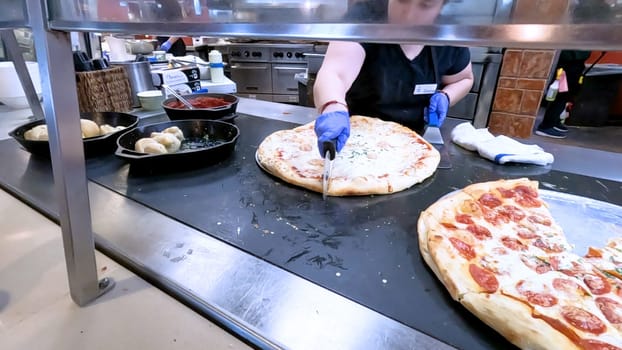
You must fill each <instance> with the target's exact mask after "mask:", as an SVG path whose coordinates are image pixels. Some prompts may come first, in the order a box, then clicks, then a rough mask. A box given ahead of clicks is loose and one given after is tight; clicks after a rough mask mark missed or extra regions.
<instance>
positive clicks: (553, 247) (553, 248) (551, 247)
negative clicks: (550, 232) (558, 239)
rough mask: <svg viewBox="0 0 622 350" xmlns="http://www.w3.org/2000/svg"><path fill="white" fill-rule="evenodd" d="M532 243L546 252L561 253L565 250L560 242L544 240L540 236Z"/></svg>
mask: <svg viewBox="0 0 622 350" xmlns="http://www.w3.org/2000/svg"><path fill="white" fill-rule="evenodd" d="M533 245H534V246H536V247H538V248H540V249H542V250H544V251H545V252H547V253H561V252H563V251H564V250H565V249H564V247H563V246H562V245H561V244H557V243H551V242H545V241H543V240H542V239H540V238H538V239H536V240H535V241H533Z"/></svg>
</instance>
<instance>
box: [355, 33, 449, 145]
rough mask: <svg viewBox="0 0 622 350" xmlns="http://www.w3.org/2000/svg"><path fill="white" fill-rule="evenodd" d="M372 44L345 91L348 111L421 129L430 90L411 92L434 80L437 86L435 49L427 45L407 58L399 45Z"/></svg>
mask: <svg viewBox="0 0 622 350" xmlns="http://www.w3.org/2000/svg"><path fill="white" fill-rule="evenodd" d="M372 48H373V49H372V50H373V51H370V52H371V57H369V60H368V59H366V62H365V63H364V65H363V67H362V68H361V73H362V74H361V73H359V77H357V79H356V80H355V82H354V83H353V84H352V87H351V88H350V90H349V91H348V94H347V95H346V101H347V102H348V107H349V109H350V114H351V115H355V114H359V115H366V116H371V117H379V118H380V119H383V120H387V121H394V122H397V123H399V124H402V125H404V126H406V127H408V128H410V129H412V130H414V131H416V132H417V133H420V134H421V133H423V131H424V129H425V121H424V119H423V113H424V109H425V108H426V107H427V106H428V105H429V103H430V97H431V96H432V93H427V94H420V95H414V94H413V92H414V90H415V86H416V85H421V84H437V89H438V84H440V82H441V76H440V72H439V70H438V69H437V68H438V61H437V53H436V51H435V50H434V48H433V47H429V46H426V47H424V48H423V50H422V51H421V53H420V54H419V55H418V57H417V58H415V59H414V60H412V61H409V60H408V59H407V58H406V57H405V56H404V53H403V52H402V50H401V48H400V47H399V45H395V46H394V47H393V48H391V50H392V52H391V51H389V52H386V53H385V52H383V49H386V48H383V47H381V46H376V47H373V46H372ZM396 48H397V50H399V51H396ZM426 50H427V51H426ZM424 51H426V52H424ZM367 52H368V50H366V53H367ZM399 55H401V57H399ZM419 56H421V57H419ZM430 68H431V69H430Z"/></svg>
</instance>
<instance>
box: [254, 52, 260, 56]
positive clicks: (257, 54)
mask: <svg viewBox="0 0 622 350" xmlns="http://www.w3.org/2000/svg"><path fill="white" fill-rule="evenodd" d="M253 57H261V52H259V51H253Z"/></svg>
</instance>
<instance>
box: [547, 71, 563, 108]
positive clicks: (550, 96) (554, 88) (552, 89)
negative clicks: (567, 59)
mask: <svg viewBox="0 0 622 350" xmlns="http://www.w3.org/2000/svg"><path fill="white" fill-rule="evenodd" d="M563 71H564V70H563V69H562V68H559V69H558V70H557V74H556V75H555V81H554V82H553V83H552V84H551V85H550V86H549V89H548V90H547V92H546V97H545V99H546V100H547V101H555V98H556V97H557V93H558V92H559V79H560V77H561V75H562V72H563Z"/></svg>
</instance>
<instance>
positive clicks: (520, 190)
mask: <svg viewBox="0 0 622 350" xmlns="http://www.w3.org/2000/svg"><path fill="white" fill-rule="evenodd" d="M514 192H515V194H514V198H515V200H516V202H517V203H518V204H520V205H521V206H524V207H528V208H538V207H540V206H542V203H541V202H540V200H539V199H538V192H536V191H535V190H534V189H532V188H531V187H527V186H522V185H521V186H516V187H515V188H514Z"/></svg>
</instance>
